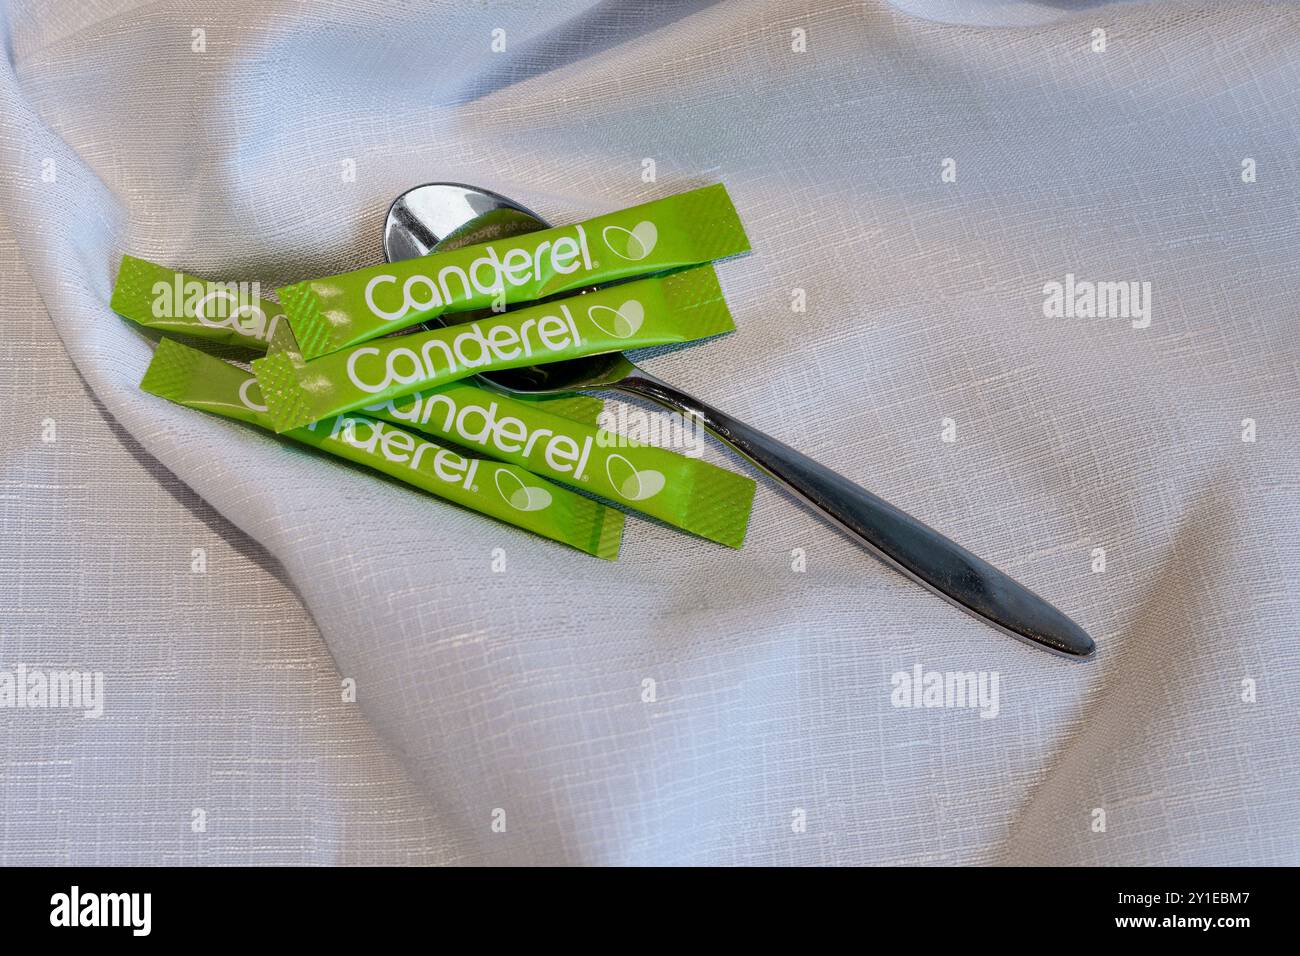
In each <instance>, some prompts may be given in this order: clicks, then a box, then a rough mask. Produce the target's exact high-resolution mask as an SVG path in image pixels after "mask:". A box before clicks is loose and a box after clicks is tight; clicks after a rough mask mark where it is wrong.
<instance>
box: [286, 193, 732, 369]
mask: <svg viewBox="0 0 1300 956" xmlns="http://www.w3.org/2000/svg"><path fill="white" fill-rule="evenodd" d="M748 251H749V240H748V239H747V238H746V237H745V230H744V227H743V226H742V225H741V223H740V217H739V216H738V215H737V214H736V208H735V206H733V205H732V202H731V198H730V197H729V196H728V195H727V190H726V189H725V188H724V187H723V186H722V185H721V184H720V183H719V184H715V185H712V186H705V187H704V188H702V189H694V190H691V191H690V192H685V193H679V194H678V195H675V196H668V197H667V198H664V199H657V200H655V201H654V202H648V203H644V204H642V205H640V206H633V207H631V208H630V209H623V210H620V211H619V212H613V213H608V214H607V215H603V216H597V217H595V218H594V219H588V220H586V221H585V222H581V223H578V224H577V225H572V226H556V227H555V228H552V229H543V230H540V231H538V232H531V233H527V234H525V235H517V236H508V237H504V238H501V239H497V240H494V241H492V242H484V243H479V244H476V245H472V246H463V247H461V248H459V249H451V250H447V251H445V252H434V253H430V254H429V255H427V256H421V257H419V258H416V259H408V260H405V261H402V262H394V263H389V264H386V265H380V266H373V267H371V268H368V269H358V270H357V271H355V272H348V273H344V274H343V275H337V276H331V277H329V278H323V279H312V280H309V281H306V282H298V283H294V284H293V285H289V286H285V287H284V288H281V289H277V290H276V291H277V293H278V294H279V297H280V301H281V302H283V303H284V308H285V314H286V315H287V316H288V320H289V324H290V325H291V326H292V327H293V331H294V334H295V335H296V336H297V338H298V342H299V344H300V346H301V348H302V354H303V356H304V358H307V359H313V358H318V357H319V356H321V355H326V354H328V353H330V352H334V351H337V350H338V349H343V348H347V347H348V346H351V345H356V344H358V343H360V342H366V341H369V340H370V339H373V338H378V337H379V336H381V335H387V334H389V333H390V332H396V331H399V330H401V329H403V328H406V327H408V326H411V325H414V324H415V323H417V322H421V321H424V320H426V319H429V318H432V317H434V316H436V315H440V314H442V313H443V312H466V311H470V310H474V309H482V308H486V307H488V306H493V305H495V306H496V307H497V308H498V309H500V307H502V306H504V305H508V304H510V303H513V302H531V301H533V300H536V299H542V298H546V297H547V296H552V295H556V294H558V293H563V292H571V291H573V290H575V289H581V288H584V287H586V286H591V285H596V284H599V283H605V282H612V281H615V280H617V279H626V278H630V277H632V276H641V275H647V274H649V273H653V272H664V271H668V270H672V269H681V268H685V267H687V266H693V265H699V264H701V263H705V262H711V261H713V260H715V259H723V258H726V257H728V256H734V255H738V254H740V253H743V252H748Z"/></svg>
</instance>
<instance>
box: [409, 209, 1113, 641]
mask: <svg viewBox="0 0 1300 956" xmlns="http://www.w3.org/2000/svg"><path fill="white" fill-rule="evenodd" d="M545 228H548V225H547V223H546V222H544V221H543V220H542V219H541V218H540V217H539V216H537V215H536V214H534V213H532V212H530V211H529V210H528V209H526V208H524V207H523V206H521V205H519V204H518V203H516V202H514V201H512V200H510V199H507V198H506V197H505V196H501V195H499V194H497V193H494V192H491V191H489V190H486V189H479V188H477V187H474V186H465V185H461V184H458V183H429V184H427V185H424V186H416V187H415V188H414V189H410V190H407V191H406V192H404V193H402V195H400V196H398V197H397V199H396V200H395V201H394V202H393V204H392V206H391V207H389V210H388V216H387V218H386V220H385V222H384V256H385V258H386V259H387V260H388V261H389V262H396V261H399V260H402V259H411V258H414V257H416V256H422V255H425V254H427V253H429V252H433V251H435V250H437V249H440V248H441V249H448V248H456V247H458V246H463V245H471V244H474V243H480V242H491V241H493V240H496V239H501V238H505V237H507V236H511V235H519V234H522V233H526V232H532V231H534V230H537V229H545ZM445 318H446V320H447V321H449V322H455V321H458V320H460V319H462V318H466V317H465V316H455V315H452V316H446V317H445ZM478 377H479V378H480V379H483V380H485V381H486V382H488V383H489V384H491V385H493V386H494V387H496V388H499V389H501V390H503V391H506V392H513V393H524V394H530V395H540V394H548V393H554V392H585V391H594V390H601V389H611V390H614V391H619V392H624V393H627V394H629V395H635V396H637V397H638V398H645V399H649V400H651V401H652V402H656V403H658V404H660V405H663V406H664V407H666V408H669V409H671V410H672V411H674V412H677V413H678V414H680V415H684V416H687V417H693V418H697V419H699V420H700V421H701V422H702V424H703V425H704V426H705V427H706V428H707V429H708V430H709V431H710V432H712V433H713V434H714V435H715V436H717V437H718V438H720V439H721V440H722V441H724V442H726V443H727V444H728V445H730V446H731V447H732V448H734V449H735V450H736V451H738V452H739V453H740V454H742V455H744V456H745V457H746V458H748V459H749V460H750V461H751V462H753V463H754V464H755V465H757V466H758V467H759V468H760V469H762V470H763V471H765V472H766V473H767V474H769V475H771V476H772V477H773V478H775V479H776V480H777V481H779V482H781V483H782V484H783V485H785V486H786V487H787V488H788V489H789V490H790V491H792V492H794V493H795V494H796V495H797V496H798V497H799V498H801V499H803V500H804V501H805V502H807V503H808V504H810V505H811V506H812V507H814V508H816V509H817V510H819V511H821V512H822V513H823V514H824V515H825V516H826V517H828V518H829V519H831V520H832V521H833V522H835V524H837V525H839V526H840V527H841V528H843V529H844V530H845V531H846V532H848V533H849V534H850V535H851V536H852V537H854V538H855V539H856V540H857V541H858V542H859V543H860V544H861V545H863V546H864V547H865V548H866V549H867V550H868V551H870V552H871V553H872V554H874V555H875V556H876V557H878V558H880V559H881V560H882V561H884V562H885V563H886V564H889V565H891V566H892V567H894V568H895V569H897V570H898V571H901V572H902V573H903V574H905V575H907V576H908V577H909V578H911V579H912V580H913V581H915V582H917V583H918V584H920V585H921V586H923V587H925V588H927V589H929V590H930V591H933V592H934V593H935V594H937V595H939V596H940V597H941V598H943V599H944V600H946V601H948V602H949V603H951V604H953V605H955V606H956V607H958V608H960V609H961V610H963V611H965V612H966V613H968V614H970V615H972V616H974V617H977V618H979V619H980V620H982V621H984V622H985V623H986V624H989V625H991V626H992V627H994V628H996V629H997V630H999V631H1002V632H1003V633H1004V634H1009V635H1011V636H1012V637H1016V638H1019V639H1021V640H1025V641H1028V642H1030V643H1032V644H1034V645H1035V646H1037V647H1041V648H1044V649H1046V650H1050V651H1054V652H1056V653H1059V654H1063V655H1066V656H1069V657H1075V658H1082V657H1089V656H1091V655H1092V653H1093V651H1094V650H1095V649H1096V648H1095V645H1094V644H1093V641H1092V638H1090V637H1089V636H1088V635H1087V634H1086V633H1085V632H1084V630H1083V628H1081V627H1079V625H1078V624H1076V623H1074V621H1072V620H1070V618H1068V617H1066V616H1065V615H1064V614H1063V613H1061V612H1060V611H1058V610H1057V609H1056V608H1055V607H1053V606H1052V605H1051V604H1048V603H1047V602H1046V601H1044V600H1043V599H1042V598H1040V597H1039V596H1038V595H1036V594H1034V593H1033V592H1032V591H1030V590H1029V589H1028V588H1026V587H1025V586H1024V585H1022V584H1019V583H1017V582H1016V581H1014V580H1012V579H1011V578H1010V577H1008V576H1007V575H1005V574H1003V573H1002V572H1001V571H999V570H998V569H997V568H995V567H993V565H991V564H989V563H988V562H987V561H984V560H983V559H981V558H979V557H976V556H975V555H974V554H971V553H970V552H969V551H967V550H966V549H965V548H963V547H961V546H960V545H958V544H956V543H955V542H953V541H950V540H949V539H948V538H946V537H944V536H943V535H941V534H940V533H939V532H937V531H935V530H934V529H933V528H931V527H929V526H927V525H925V524H923V523H922V522H920V521H918V520H916V519H915V518H913V517H912V516H910V515H908V514H905V513H904V512H902V511H900V510H899V509H898V508H895V507H894V506H893V505H891V504H889V503H888V502H887V501H883V500H882V499H880V498H877V497H876V496H875V495H873V494H871V493H870V492H869V491H867V490H866V489H864V488H862V487H860V486H859V485H857V484H855V483H854V482H852V481H849V480H848V479H847V478H845V477H843V476H842V475H838V474H836V473H835V472H833V471H831V470H830V469H829V468H826V467H825V466H823V465H819V464H818V463H817V462H815V461H813V460H812V459H811V458H809V457H807V456H806V455H803V454H800V453H799V452H797V451H795V450H794V449H793V448H791V447H790V446H788V445H786V444H783V443H782V442H779V441H777V440H776V439H774V438H772V437H770V436H768V435H765V434H763V433H762V432H760V431H758V430H757V429H755V428H751V427H750V426H749V425H746V424H744V423H743V422H740V421H737V420H736V419H735V418H732V417H731V416H730V415H728V414H726V413H725V412H722V411H720V410H718V409H716V408H714V407H713V406H711V405H708V404H706V403H704V402H701V401H699V400H698V399H695V398H692V397H691V396H690V395H687V394H686V393H685V392H682V391H681V390H679V389H676V388H674V387H673V386H672V385H669V384H668V383H667V382H664V381H662V380H660V379H658V378H655V377H654V376H653V375H650V374H649V373H648V372H645V371H643V370H641V369H639V368H637V366H635V365H633V364H632V362H630V361H629V360H628V359H627V358H626V357H624V355H623V353H621V352H612V353H609V354H607V355H596V356H591V357H589V358H581V359H571V360H568V361H563V362H550V363H547V364H545V365H536V366H532V367H529V368H520V369H511V370H508V371H501V372H488V373H485V374H483V375H480V376H478Z"/></svg>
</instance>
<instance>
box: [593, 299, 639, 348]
mask: <svg viewBox="0 0 1300 956" xmlns="http://www.w3.org/2000/svg"><path fill="white" fill-rule="evenodd" d="M587 318H589V319H591V324H592V325H594V326H595V327H596V328H598V329H600V330H601V331H602V332H604V333H605V334H606V335H609V336H612V337H613V338H616V339H630V338H631V337H632V336H634V335H636V333H637V330H639V329H640V328H641V325H642V324H643V323H644V322H645V306H643V305H642V304H641V303H640V302H638V301H637V300H636V299H628V300H627V301H626V302H624V303H623V304H622V305H620V306H619V307H618V308H617V309H611V308H610V307H609V306H607V305H593V306H592V307H591V308H590V309H588V310H587Z"/></svg>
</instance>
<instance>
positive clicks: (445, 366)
mask: <svg viewBox="0 0 1300 956" xmlns="http://www.w3.org/2000/svg"><path fill="white" fill-rule="evenodd" d="M732 328H734V325H733V323H732V320H731V313H730V312H729V311H728V309H727V304H726V302H725V301H724V300H723V298H722V290H721V289H720V288H719V286H718V277H717V275H716V273H714V271H713V267H712V266H701V267H699V268H695V269H687V270H685V271H682V272H676V273H673V274H672V275H668V276H662V277H659V278H651V279H641V280H638V281H636V282H628V283H624V284H621V285H616V286H612V287H608V288H604V289H599V290H597V291H595V292H589V293H587V294H585V295H576V296H570V297H569V298H566V299H560V300H557V301H553V302H548V303H542V304H539V305H534V306H529V307H527V308H521V309H517V310H515V311H512V312H506V313H503V314H500V315H494V316H493V317H492V318H490V319H483V320H482V321H476V322H470V323H466V324H462V325H454V326H450V327H448V328H440V329H432V330H429V331H426V332H416V333H414V334H411V335H399V336H393V337H390V338H386V339H383V340H380V341H376V342H372V343H370V344H368V345H359V346H355V347H353V348H349V349H347V350H345V351H341V352H333V353H331V354H329V355H325V356H322V357H320V358H317V359H314V360H312V361H305V360H304V356H303V355H302V354H300V353H299V352H296V351H292V350H285V351H273V352H271V353H270V354H269V355H267V356H266V358H262V359H258V360H257V361H255V362H253V370H254V372H256V373H257V380H258V383H259V384H260V385H261V388H262V394H263V395H264V396H265V400H266V404H267V405H268V406H269V408H270V414H271V419H272V421H273V423H274V426H275V430H276V431H278V432H282V431H288V430H289V429H292V428H300V427H301V426H303V425H306V424H309V423H311V422H314V421H319V420H320V419H322V418H326V417H329V416H331V415H341V414H343V413H344V412H349V411H354V410H356V409H359V408H364V407H366V406H367V405H373V404H376V403H379V402H382V401H384V400H386V399H389V398H398V397H400V396H402V395H406V394H409V393H411V392H413V391H416V390H418V389H428V388H432V387H434V386H438V385H442V384H445V383H448V382H453V381H456V380H457V379H461V378H465V377H466V376H469V375H473V374H476V373H479V372H488V371H494V370H497V369H507V368H518V367H520V366H525V365H537V364H541V363H544V362H554V361H557V360H559V359H569V358H578V357H580V356H584V355H597V354H600V353H602V352H616V351H622V350H623V349H627V348H641V347H643V346H647V345H665V344H669V343H675V342H688V341H691V340H693V339H700V338H705V337H707V336H710V335H717V334H719V333H722V332H728V331H730V330H731V329H732ZM299 345H300V346H301V343H299Z"/></svg>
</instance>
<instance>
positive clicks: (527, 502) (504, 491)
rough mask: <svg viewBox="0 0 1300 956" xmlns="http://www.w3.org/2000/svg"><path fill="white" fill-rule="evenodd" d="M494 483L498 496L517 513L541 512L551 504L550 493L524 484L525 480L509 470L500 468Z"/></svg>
mask: <svg viewBox="0 0 1300 956" xmlns="http://www.w3.org/2000/svg"><path fill="white" fill-rule="evenodd" d="M493 482H494V483H495V484H496V486H497V494H499V495H500V496H501V498H502V500H503V501H505V503H506V504H508V505H509V506H510V507H511V508H514V509H515V510H516V511H541V510H542V509H543V508H545V507H546V506H547V505H549V504H550V503H551V493H550V492H549V491H547V490H546V489H545V488H535V487H532V486H529V485H526V484H524V482H523V479H521V478H520V477H519V476H518V475H516V474H515V473H514V472H513V471H511V470H510V469H509V468H498V469H497V473H496V477H495V478H493Z"/></svg>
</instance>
